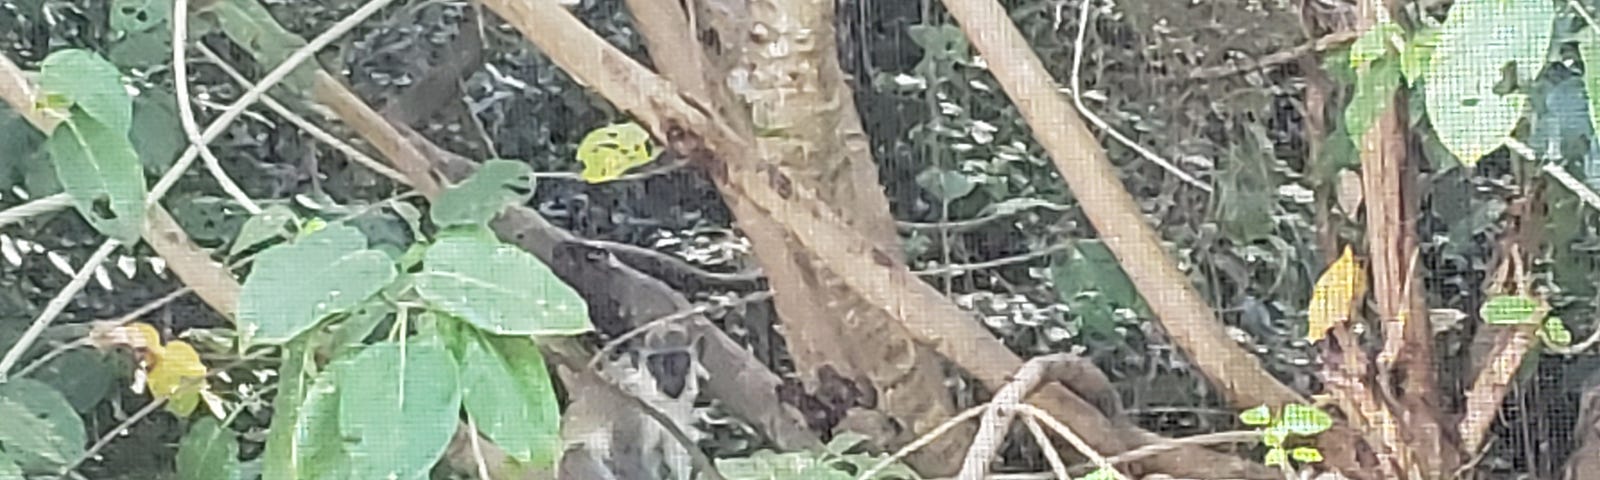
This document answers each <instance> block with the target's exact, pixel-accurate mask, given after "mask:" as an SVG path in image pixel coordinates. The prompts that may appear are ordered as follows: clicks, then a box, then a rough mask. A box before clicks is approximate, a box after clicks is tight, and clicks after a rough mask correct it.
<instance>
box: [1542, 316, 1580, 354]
mask: <svg viewBox="0 0 1600 480" xmlns="http://www.w3.org/2000/svg"><path fill="white" fill-rule="evenodd" d="M1539 335H1540V336H1542V337H1544V341H1546V342H1550V344H1551V345H1555V346H1557V347H1566V346H1570V345H1572V332H1570V331H1567V325H1566V324H1565V323H1563V322H1562V321H1561V319H1560V318H1557V317H1549V318H1546V319H1544V326H1543V327H1542V328H1540V329H1539Z"/></svg>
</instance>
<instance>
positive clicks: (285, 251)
mask: <svg viewBox="0 0 1600 480" xmlns="http://www.w3.org/2000/svg"><path fill="white" fill-rule="evenodd" d="M366 243H367V240H366V237H364V236H362V235H361V232H360V231H359V230H357V229H356V228H354V227H350V226H347V225H342V224H335V225H329V226H328V227H327V228H324V229H322V230H318V231H317V232H315V233H312V234H310V235H307V236H305V237H304V238H301V239H299V240H297V241H295V242H293V243H289V244H286V245H279V246H276V247H273V248H270V249H267V250H266V251H264V252H261V255H259V256H257V257H256V262H255V267H254V270H253V271H251V273H250V277H249V278H247V279H245V282H244V290H243V291H242V292H240V294H239V328H240V331H241V335H240V336H241V337H242V338H243V339H244V341H245V343H247V344H248V343H251V342H257V343H265V344H279V343H283V342H286V341H289V339H292V338H294V337H295V336H297V335H299V334H301V333H302V332H305V331H306V330H308V329H310V328H311V327H312V326H315V325H316V324H317V322H318V321H319V320H321V319H322V318H323V317H325V316H327V315H330V314H333V313H337V312H340V311H343V310H346V309H349V308H350V307H354V306H356V305H359V304H361V303H362V302H364V301H365V300H366V299H367V297H370V296H372V294H374V293H377V292H378V291H379V290H382V289H383V287H384V285H387V284H389V282H391V281H394V278H395V274H396V273H395V267H394V262H393V261H391V260H390V259H389V257H388V256H387V255H384V254H383V252H379V251H377V250H370V249H367V248H366V246H367V245H366Z"/></svg>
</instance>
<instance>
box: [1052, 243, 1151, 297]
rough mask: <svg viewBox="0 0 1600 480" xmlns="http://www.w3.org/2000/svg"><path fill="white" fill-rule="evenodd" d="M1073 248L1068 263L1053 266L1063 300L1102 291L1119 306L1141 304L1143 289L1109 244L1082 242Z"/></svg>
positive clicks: (1053, 276) (1057, 286)
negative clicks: (1139, 287) (1140, 291)
mask: <svg viewBox="0 0 1600 480" xmlns="http://www.w3.org/2000/svg"><path fill="white" fill-rule="evenodd" d="M1073 247H1074V248H1073V250H1071V251H1070V253H1068V257H1067V259H1066V260H1065V261H1062V262H1060V263H1057V264H1056V265H1054V266H1053V267H1051V277H1052V278H1053V279H1054V282H1055V288H1056V293H1057V294H1058V295H1060V296H1061V299H1062V301H1071V300H1072V299H1073V298H1076V297H1077V296H1078V294H1080V293H1083V292H1100V293H1101V294H1102V295H1105V297H1106V298H1107V299H1109V300H1110V301H1111V303H1112V304H1114V305H1115V306H1116V307H1121V308H1134V307H1136V306H1138V305H1140V304H1141V299H1142V298H1143V297H1141V296H1140V295H1139V290H1138V289H1137V288H1136V287H1134V285H1133V281H1132V280H1129V279H1128V274H1127V273H1125V272H1123V270H1122V264H1120V263H1117V257H1116V256H1115V255H1112V253H1111V249H1109V248H1106V245H1105V243H1103V242H1101V241H1099V240H1078V241H1074V242H1073Z"/></svg>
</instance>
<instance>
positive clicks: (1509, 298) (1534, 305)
mask: <svg viewBox="0 0 1600 480" xmlns="http://www.w3.org/2000/svg"><path fill="white" fill-rule="evenodd" d="M1538 309H1539V302H1538V301H1537V300H1534V299H1532V298H1528V297H1525V296H1521V295H1499V296H1495V297H1493V298H1490V299H1489V300H1488V301H1486V302H1483V306H1482V307H1480V308H1479V309H1478V316H1480V317H1483V321H1484V323H1487V324H1490V325H1518V324H1522V323H1526V322H1530V321H1533V312H1534V311H1536V310H1538Z"/></svg>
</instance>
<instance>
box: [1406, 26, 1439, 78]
mask: <svg viewBox="0 0 1600 480" xmlns="http://www.w3.org/2000/svg"><path fill="white" fill-rule="evenodd" d="M1438 48H1439V29H1436V28H1427V27H1424V28H1423V29H1421V30H1418V31H1416V32H1415V33H1412V34H1411V39H1410V40H1409V41H1407V42H1406V45H1405V48H1403V49H1401V50H1400V72H1401V73H1402V74H1403V75H1404V76H1405V78H1406V84H1407V85H1409V86H1413V87H1415V86H1416V85H1417V82H1420V81H1422V78H1423V77H1425V76H1427V75H1428V71H1429V70H1430V69H1431V68H1432V66H1433V51H1434V50H1436V49H1438Z"/></svg>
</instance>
